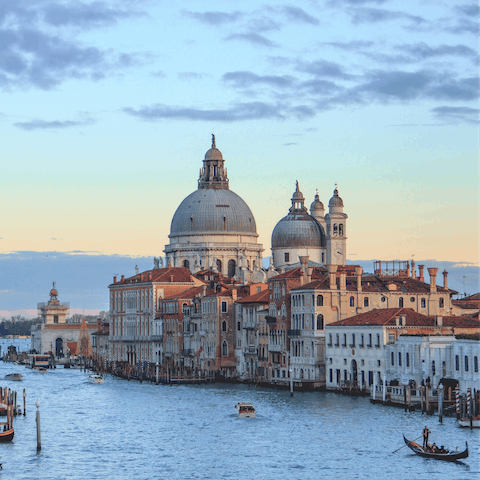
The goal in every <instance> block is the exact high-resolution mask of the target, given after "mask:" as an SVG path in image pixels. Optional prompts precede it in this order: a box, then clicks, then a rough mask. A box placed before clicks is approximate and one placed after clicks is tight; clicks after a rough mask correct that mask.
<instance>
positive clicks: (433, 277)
mask: <svg viewBox="0 0 480 480" xmlns="http://www.w3.org/2000/svg"><path fill="white" fill-rule="evenodd" d="M437 272H438V268H429V269H428V274H429V275H430V292H431V293H434V292H436V291H437Z"/></svg>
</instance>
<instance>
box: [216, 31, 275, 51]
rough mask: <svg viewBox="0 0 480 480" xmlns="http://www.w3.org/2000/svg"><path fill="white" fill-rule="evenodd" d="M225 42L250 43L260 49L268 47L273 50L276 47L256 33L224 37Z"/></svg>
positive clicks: (273, 43)
mask: <svg viewBox="0 0 480 480" xmlns="http://www.w3.org/2000/svg"><path fill="white" fill-rule="evenodd" d="M225 40H227V41H232V40H239V41H241V42H247V43H251V44H252V45H255V46H261V47H268V48H275V47H278V45H277V44H276V43H275V42H272V41H271V40H269V39H268V38H266V37H264V36H263V35H260V34H258V33H236V34H232V35H229V36H228V37H225Z"/></svg>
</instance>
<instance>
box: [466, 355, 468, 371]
mask: <svg viewBox="0 0 480 480" xmlns="http://www.w3.org/2000/svg"><path fill="white" fill-rule="evenodd" d="M465 371H466V372H468V357H467V356H466V355H465Z"/></svg>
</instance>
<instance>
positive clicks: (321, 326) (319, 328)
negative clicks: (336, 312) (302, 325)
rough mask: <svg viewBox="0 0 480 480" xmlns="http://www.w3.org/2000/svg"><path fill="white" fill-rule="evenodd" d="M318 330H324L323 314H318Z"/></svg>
mask: <svg viewBox="0 0 480 480" xmlns="http://www.w3.org/2000/svg"><path fill="white" fill-rule="evenodd" d="M317 330H323V315H322V314H320V315H318V316H317Z"/></svg>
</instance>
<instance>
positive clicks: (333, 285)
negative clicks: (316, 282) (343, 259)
mask: <svg viewBox="0 0 480 480" xmlns="http://www.w3.org/2000/svg"><path fill="white" fill-rule="evenodd" d="M327 269H328V277H329V279H330V290H336V289H337V265H327Z"/></svg>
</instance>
